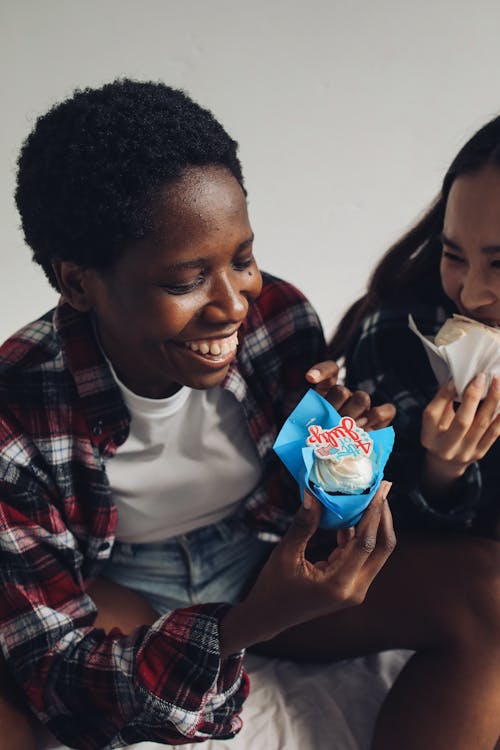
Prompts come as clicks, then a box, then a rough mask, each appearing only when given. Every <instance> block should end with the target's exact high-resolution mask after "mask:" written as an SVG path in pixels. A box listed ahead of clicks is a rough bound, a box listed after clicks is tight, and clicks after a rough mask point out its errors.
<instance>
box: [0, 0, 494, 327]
mask: <svg viewBox="0 0 500 750" xmlns="http://www.w3.org/2000/svg"><path fill="white" fill-rule="evenodd" d="M0 29H1V31H0V61H1V64H2V71H3V75H2V96H1V101H2V116H1V122H2V128H1V143H0V166H1V170H0V207H1V208H0V211H1V222H0V253H1V273H0V294H1V300H2V315H1V317H0V340H3V339H4V338H6V337H7V335H9V334H10V333H11V332H13V331H14V330H15V329H17V328H18V327H19V326H21V325H22V324H24V323H25V322H27V321H29V320H31V319H32V318H34V317H36V316H38V315H39V314H41V313H42V312H44V311H45V310H46V309H48V307H49V306H52V304H53V303H54V302H55V298H56V296H55V293H54V292H52V291H51V289H50V287H49V286H48V284H47V282H46V281H45V279H44V277H43V275H42V273H41V271H40V270H39V269H38V267H36V266H34V265H33V264H32V263H31V261H30V254H29V250H28V249H27V248H26V247H25V246H24V243H23V240H22V236H21V233H20V230H19V219H18V216H17V214H16V211H15V207H14V202H13V198H12V195H13V189H14V181H15V162H16V157H17V152H18V149H19V146H20V144H21V142H22V140H23V139H24V138H25V137H26V135H27V133H28V131H29V130H30V128H31V125H32V123H33V122H34V119H35V118H36V116H37V115H38V114H41V113H42V112H44V111H45V110H46V109H47V108H48V107H49V106H50V105H51V104H52V103H53V102H55V101H58V100H59V99H61V98H63V97H65V96H67V95H69V94H70V93H71V92H72V90H73V89H74V88H75V87H77V86H79V87H83V86H86V85H98V84H101V83H104V82H105V81H108V80H111V79H113V78H115V77H117V76H123V75H126V76H131V77H135V78H139V79H153V80H158V79H161V80H163V81H165V82H167V83H169V84H171V85H174V86H178V87H182V88H184V89H185V90H186V91H188V92H189V93H190V94H191V95H192V96H193V97H194V98H195V99H197V100H198V101H199V102H200V103H201V104H203V105H204V106H207V107H209V108H210V109H212V110H213V111H214V113H215V115H216V116H217V117H218V119H220V120H221V122H222V123H223V124H224V125H225V127H226V128H227V130H228V131H229V132H230V133H231V135H232V136H233V137H234V138H236V140H238V141H239V143H240V155H241V158H242V162H243V167H244V172H245V177H246V183H247V187H248V191H249V205H250V216H251V219H252V222H253V225H254V229H255V232H256V237H257V243H256V251H257V255H258V259H259V261H260V264H261V266H262V267H263V268H265V269H267V270H270V271H272V272H274V273H276V274H278V275H282V276H285V277H286V278H288V279H289V280H290V281H292V282H294V283H295V284H297V285H298V286H299V287H301V288H302V289H303V290H304V291H305V292H306V294H307V295H308V296H309V297H310V299H311V300H312V301H313V303H314V304H315V305H316V307H317V309H318V311H319V313H320V315H321V317H322V319H323V322H324V325H325V329H326V331H327V332H328V333H329V332H330V331H331V330H332V328H333V326H334V325H335V323H336V322H337V320H338V318H339V315H340V313H341V312H342V310H343V309H344V308H345V306H346V305H347V304H348V303H349V302H350V301H351V300H352V299H353V298H354V297H355V296H357V295H358V294H359V293H360V292H361V291H362V289H363V286H364V284H365V281H366V278H367V275H368V272H369V270H370V268H371V267H372V265H373V262H374V261H375V259H376V258H377V257H378V256H379V255H380V254H381V252H382V251H383V250H384V249H385V248H386V247H387V246H388V244H389V243H391V242H392V241H393V240H394V239H396V237H397V236H398V235H399V234H400V233H401V232H402V231H403V230H404V229H405V228H406V227H407V226H408V225H409V224H410V223H411V221H412V220H413V219H414V217H415V216H416V215H417V214H419V213H420V212H421V211H422V210H423V208H424V207H425V206H426V205H427V203H428V202H429V201H430V200H431V199H432V198H433V196H434V194H435V193H436V191H437V189H438V187H439V183H440V180H441V178H442V175H443V173H444V171H445V169H446V167H447V166H448V163H449V161H450V160H451V158H452V157H453V156H454V154H455V152H456V151H457V149H458V148H459V146H460V145H461V144H462V143H463V142H464V141H465V139H466V138H467V137H468V136H469V135H471V134H472V132H473V131H474V130H475V129H476V128H477V127H478V126H479V125H481V124H482V123H483V122H484V121H485V120H486V119H488V118H489V117H490V116H493V115H495V114H497V112H498V111H500V86H499V81H500V44H499V43H498V33H499V30H500V2H498V0H475V1H474V2H472V3H468V2H465V0H463V2H461V3H460V1H459V2H457V0H420V2H419V3H416V2H415V0H308V1H307V2H305V0H303V2H300V1H299V0H252V1H251V2H242V0H141V2H139V0H86V1H85V2H81V1H80V0H43V2H39V0H2V2H1V5H0Z"/></svg>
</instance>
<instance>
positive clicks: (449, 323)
mask: <svg viewBox="0 0 500 750" xmlns="http://www.w3.org/2000/svg"><path fill="white" fill-rule="evenodd" d="M472 331H478V332H479V333H480V334H483V335H484V336H490V337H491V338H493V339H494V340H495V341H496V342H497V344H498V345H499V346H500V330H499V329H498V328H494V327H493V326H488V325H486V324H485V323H480V322H479V321H478V320H474V319H473V318H466V317H465V315H453V317H451V318H448V320H446V321H445V322H444V324H443V325H442V326H441V328H440V329H439V331H438V332H437V334H436V337H435V339H434V344H435V345H436V346H448V344H452V343H453V342H454V341H457V340H458V339H461V338H463V337H464V336H467V334H468V333H471V332H472Z"/></svg>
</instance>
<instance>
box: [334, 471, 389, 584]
mask: <svg viewBox="0 0 500 750" xmlns="http://www.w3.org/2000/svg"><path fill="white" fill-rule="evenodd" d="M390 488H391V483H390V482H386V481H383V482H382V483H381V485H380V487H379V488H378V490H377V492H376V493H375V495H374V496H373V499H372V501H371V503H370V504H369V506H368V508H367V509H366V510H365V512H364V514H363V517H362V518H361V521H360V522H359V523H358V525H357V527H356V531H355V535H354V536H353V537H352V538H351V539H350V541H349V542H348V543H347V544H346V545H345V547H344V548H343V549H342V550H341V553H342V554H339V553H338V552H337V551H336V550H334V552H333V553H332V555H331V561H332V563H333V564H332V569H331V575H332V576H335V577H336V578H337V580H338V581H339V583H342V582H345V583H346V584H349V583H350V582H352V581H353V580H355V579H356V578H357V576H358V575H359V573H360V571H361V569H362V568H363V567H364V565H365V563H366V561H367V559H368V558H369V557H370V556H372V555H374V561H373V563H372V565H371V568H372V569H373V570H377V569H379V568H380V567H382V565H383V563H384V562H385V560H386V559H387V557H388V556H389V554H390V551H389V546H390V543H389V540H390V534H391V529H392V521H391V514H390V510H389V508H388V504H387V503H386V498H387V494H388V492H389V490H390ZM386 505H387V509H386V510H385V511H384V506H386ZM383 511H384V516H383V518H384V521H383V523H384V526H383V527H382V528H380V527H381V523H382V512H383ZM386 534H388V535H389V537H387V538H386ZM392 535H394V530H393V529H392ZM336 552H337V554H335V553H336Z"/></svg>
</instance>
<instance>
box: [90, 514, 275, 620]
mask: <svg viewBox="0 0 500 750" xmlns="http://www.w3.org/2000/svg"><path fill="white" fill-rule="evenodd" d="M271 549H272V545H271V544H269V543H268V542H263V541H261V540H260V539H258V538H257V537H256V536H255V535H254V534H252V533H251V532H250V531H248V530H247V529H244V528H243V527H242V526H241V525H240V524H238V523H236V522H234V521H232V520H228V521H222V522H220V523H216V524H213V525H211V526H204V527H203V528H201V529H195V530H194V531H191V532H190V533H189V534H182V535H181V536H176V537H173V538H172V539H168V540H167V541H165V542H154V543H150V544H129V543H126V542H118V541H117V542H115V546H114V548H113V554H112V557H111V560H110V561H109V563H108V564H107V566H106V568H105V569H104V571H103V575H104V576H106V577H107V578H110V579H111V580H113V581H116V582H117V583H120V584H121V585H122V586H126V587H127V588H130V589H133V590H134V591H137V592H138V593H140V594H141V595H142V596H143V597H144V598H145V599H147V601H149V603H150V604H151V606H152V607H154V609H155V610H156V611H157V612H158V613H159V614H160V615H163V614H166V612H168V611H170V610H172V609H178V608H181V607H187V606H190V605H191V604H202V603H203V604H204V603H208V602H227V603H230V604H233V603H235V602H237V601H240V600H241V599H242V598H243V596H244V595H245V593H246V592H247V590H248V588H249V587H250V586H251V584H252V582H253V581H254V579H255V577H256V575H257V574H258V572H259V570H260V568H261V567H262V565H263V564H264V562H265V560H266V559H267V557H268V555H269V553H270V552H271Z"/></svg>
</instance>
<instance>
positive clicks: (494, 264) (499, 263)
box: [491, 260, 500, 268]
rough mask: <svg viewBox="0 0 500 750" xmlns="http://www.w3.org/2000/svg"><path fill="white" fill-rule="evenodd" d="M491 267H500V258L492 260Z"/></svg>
mask: <svg viewBox="0 0 500 750" xmlns="http://www.w3.org/2000/svg"><path fill="white" fill-rule="evenodd" d="M491 267H492V268H500V260H492V261H491Z"/></svg>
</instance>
